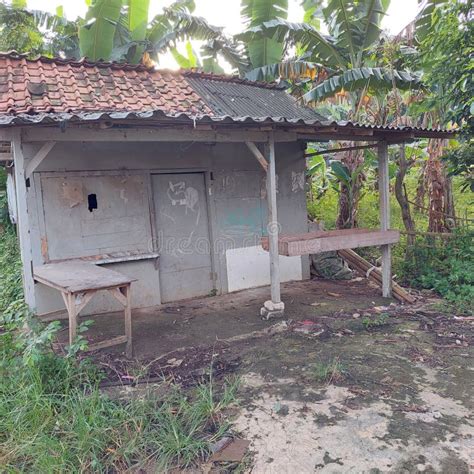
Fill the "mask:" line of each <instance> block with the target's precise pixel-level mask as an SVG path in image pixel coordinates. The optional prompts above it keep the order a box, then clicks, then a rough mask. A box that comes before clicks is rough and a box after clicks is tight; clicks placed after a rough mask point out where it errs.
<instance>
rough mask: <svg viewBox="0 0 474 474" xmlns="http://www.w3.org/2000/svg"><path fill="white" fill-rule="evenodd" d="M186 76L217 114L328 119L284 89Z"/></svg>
mask: <svg viewBox="0 0 474 474" xmlns="http://www.w3.org/2000/svg"><path fill="white" fill-rule="evenodd" d="M186 79H187V81H188V82H189V84H190V85H191V87H192V88H193V89H194V90H195V91H196V92H197V94H198V95H199V96H200V97H201V98H202V99H203V100H204V101H205V102H206V103H207V105H208V106H209V108H210V109H211V110H212V111H213V112H214V114H215V115H216V116H226V115H228V116H231V117H244V116H250V117H262V116H266V117H285V118H286V119H303V120H324V117H322V116H321V115H319V114H317V113H316V112H314V111H313V110H312V109H310V108H308V107H304V106H302V105H300V104H298V103H297V102H296V100H295V99H294V98H293V97H292V96H290V95H289V94H287V93H286V92H283V91H282V90H278V89H275V88H266V87H255V86H253V85H251V83H250V84H249V83H235V82H223V81H221V80H215V79H209V78H207V77H205V76H204V77H199V76H196V75H193V76H189V77H186Z"/></svg>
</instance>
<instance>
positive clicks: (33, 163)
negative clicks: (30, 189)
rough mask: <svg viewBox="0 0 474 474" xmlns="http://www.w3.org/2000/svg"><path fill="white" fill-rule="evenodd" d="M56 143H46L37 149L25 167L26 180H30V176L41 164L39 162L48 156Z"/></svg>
mask: <svg viewBox="0 0 474 474" xmlns="http://www.w3.org/2000/svg"><path fill="white" fill-rule="evenodd" d="M54 145H56V142H46V143H44V144H43V146H42V147H41V148H40V149H39V151H38V153H36V155H35V156H34V157H33V158H32V159H31V160H30V161H29V162H28V164H27V165H26V172H25V175H26V178H27V179H28V178H31V175H32V174H33V172H34V171H35V169H36V168H38V166H39V165H40V164H41V162H42V161H43V160H44V159H45V158H46V157H47V156H48V154H49V152H50V151H51V150H52V149H53V147H54Z"/></svg>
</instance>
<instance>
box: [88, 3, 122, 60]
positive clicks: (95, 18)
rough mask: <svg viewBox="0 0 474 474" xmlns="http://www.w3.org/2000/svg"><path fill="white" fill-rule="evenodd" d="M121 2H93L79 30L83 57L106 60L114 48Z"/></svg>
mask: <svg viewBox="0 0 474 474" xmlns="http://www.w3.org/2000/svg"><path fill="white" fill-rule="evenodd" d="M121 9H122V0H94V1H93V2H92V3H91V5H90V7H89V9H88V11H87V14H86V18H85V23H84V25H82V26H81V27H80V28H79V46H80V48H81V54H82V56H84V57H87V58H89V59H91V60H92V61H97V60H99V59H103V60H108V59H109V58H110V57H111V54H112V50H113V47H114V38H115V33H116V31H117V26H118V24H119V18H120V13H121Z"/></svg>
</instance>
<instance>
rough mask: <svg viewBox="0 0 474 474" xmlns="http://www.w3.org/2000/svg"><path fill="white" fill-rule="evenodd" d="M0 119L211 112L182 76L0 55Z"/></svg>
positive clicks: (112, 65)
mask: <svg viewBox="0 0 474 474" xmlns="http://www.w3.org/2000/svg"><path fill="white" fill-rule="evenodd" d="M0 83H1V86H0V115H5V114H22V113H27V114H37V113H43V112H50V111H52V108H53V106H54V112H55V113H60V112H80V111H130V112H133V111H137V112H143V111H145V110H166V111H172V112H175V113H181V112H184V113H193V114H202V115H204V114H208V115H209V114H212V110H211V109H210V108H209V106H208V105H207V104H206V103H205V102H204V100H202V99H201V98H200V97H199V95H198V94H197V93H196V92H195V91H194V90H192V89H191V88H190V87H189V85H188V83H187V82H186V79H185V78H184V76H183V75H182V74H181V73H172V72H167V71H157V70H154V69H149V68H146V67H145V66H143V65H130V64H116V63H105V62H97V63H91V62H88V61H86V60H81V61H76V60H64V59H59V58H55V59H50V58H44V57H40V58H38V59H36V60H29V59H27V58H26V57H25V56H24V55H19V54H16V53H0Z"/></svg>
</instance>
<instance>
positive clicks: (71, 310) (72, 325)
mask: <svg viewBox="0 0 474 474" xmlns="http://www.w3.org/2000/svg"><path fill="white" fill-rule="evenodd" d="M66 298H67V305H66V307H67V312H68V314H69V345H71V344H72V343H73V342H74V340H75V339H76V336H77V312H76V302H75V296H74V295H73V294H72V293H67V295H66Z"/></svg>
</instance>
